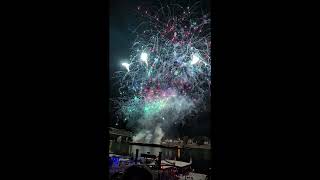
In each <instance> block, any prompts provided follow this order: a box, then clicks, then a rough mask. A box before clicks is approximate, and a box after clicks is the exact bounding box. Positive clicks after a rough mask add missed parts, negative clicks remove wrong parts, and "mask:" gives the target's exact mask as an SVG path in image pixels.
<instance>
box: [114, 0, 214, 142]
mask: <svg viewBox="0 0 320 180" xmlns="http://www.w3.org/2000/svg"><path fill="white" fill-rule="evenodd" d="M199 5H200V3H199V2H197V3H195V4H193V5H191V6H186V7H183V6H182V5H179V4H168V5H165V6H163V5H162V4H161V5H160V6H157V7H156V8H155V9H152V8H145V7H142V6H139V7H137V9H136V10H137V12H138V14H139V15H140V18H141V20H142V21H141V23H140V24H139V25H138V26H137V28H136V29H135V30H134V33H136V34H137V36H136V40H135V41H134V42H133V45H132V48H131V56H130V58H129V60H128V61H127V62H120V65H121V67H122V68H121V70H120V71H117V72H116V73H115V75H114V78H115V79H117V80H118V81H117V83H119V84H120V88H119V93H120V97H118V98H116V99H112V101H113V102H114V105H115V108H117V113H118V116H120V117H121V118H122V119H124V120H125V121H128V125H129V126H131V127H134V129H135V131H136V135H135V136H134V138H133V140H134V141H140V142H145V143H156V144H159V143H160V141H161V138H162V137H163V136H164V133H165V130H166V129H168V128H169V127H170V126H171V125H172V124H173V123H176V122H181V121H183V120H184V118H185V117H186V116H190V115H194V114H197V113H198V112H199V111H201V109H202V107H203V106H204V105H205V103H204V101H205V100H206V99H208V98H210V86H211V57H210V50H211V33H210V32H211V30H210V23H211V21H210V18H209V17H210V15H209V14H203V13H202V12H201V10H200V8H199Z"/></svg>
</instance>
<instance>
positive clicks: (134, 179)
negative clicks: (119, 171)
mask: <svg viewBox="0 0 320 180" xmlns="http://www.w3.org/2000/svg"><path fill="white" fill-rule="evenodd" d="M142 179H143V180H152V179H153V176H152V173H151V172H150V171H149V170H148V169H146V168H145V167H144V166H138V165H134V166H131V167H129V168H128V169H127V170H126V171H125V172H124V175H123V180H142Z"/></svg>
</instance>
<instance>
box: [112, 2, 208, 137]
mask: <svg viewBox="0 0 320 180" xmlns="http://www.w3.org/2000/svg"><path fill="white" fill-rule="evenodd" d="M146 2H147V3H150V2H148V1H146ZM146 2H141V1H134V0H111V1H110V16H109V17H110V18H109V22H110V24H109V33H110V34H109V37H110V42H109V48H110V49H109V68H110V69H109V80H110V82H109V87H110V91H109V92H110V96H109V97H116V96H117V95H118V91H117V89H118V87H117V86H115V85H114V84H113V82H114V81H113V80H112V79H111V77H112V76H113V73H114V72H115V71H117V70H119V69H120V68H121V66H120V61H121V60H124V59H128V57H129V55H130V54H129V48H130V47H131V45H132V42H133V41H134V39H135V35H134V34H133V33H131V32H130V30H132V29H133V28H135V26H136V24H137V22H136V18H135V17H136V14H135V12H134V11H135V8H136V7H137V6H139V5H141V4H146ZM161 2H162V3H163V2H164V1H163V0H162V1H161ZM180 4H181V3H180ZM109 107H111V108H109V112H110V111H111V112H110V113H112V105H111V104H110V105H109ZM112 114H113V113H112ZM209 116H210V115H209V113H207V112H206V113H202V114H200V116H199V118H190V119H188V120H186V123H185V124H184V125H182V124H177V125H176V126H175V127H172V130H171V132H172V134H168V135H169V136H177V135H178V136H183V135H188V136H199V135H204V136H210V127H211V126H210V119H211V118H210V117H209ZM115 121H116V117H114V116H112V120H111V122H110V125H113V124H115ZM119 128H125V124H124V123H122V122H121V121H120V122H119Z"/></svg>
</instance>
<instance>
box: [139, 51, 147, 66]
mask: <svg viewBox="0 0 320 180" xmlns="http://www.w3.org/2000/svg"><path fill="white" fill-rule="evenodd" d="M140 59H141V60H142V61H143V62H145V63H146V64H147V65H148V54H147V53H145V52H143V53H141V56H140Z"/></svg>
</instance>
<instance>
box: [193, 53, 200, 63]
mask: <svg viewBox="0 0 320 180" xmlns="http://www.w3.org/2000/svg"><path fill="white" fill-rule="evenodd" d="M199 60H200V58H199V56H197V55H196V54H193V55H192V60H191V64H196V63H197V62H199Z"/></svg>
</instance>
